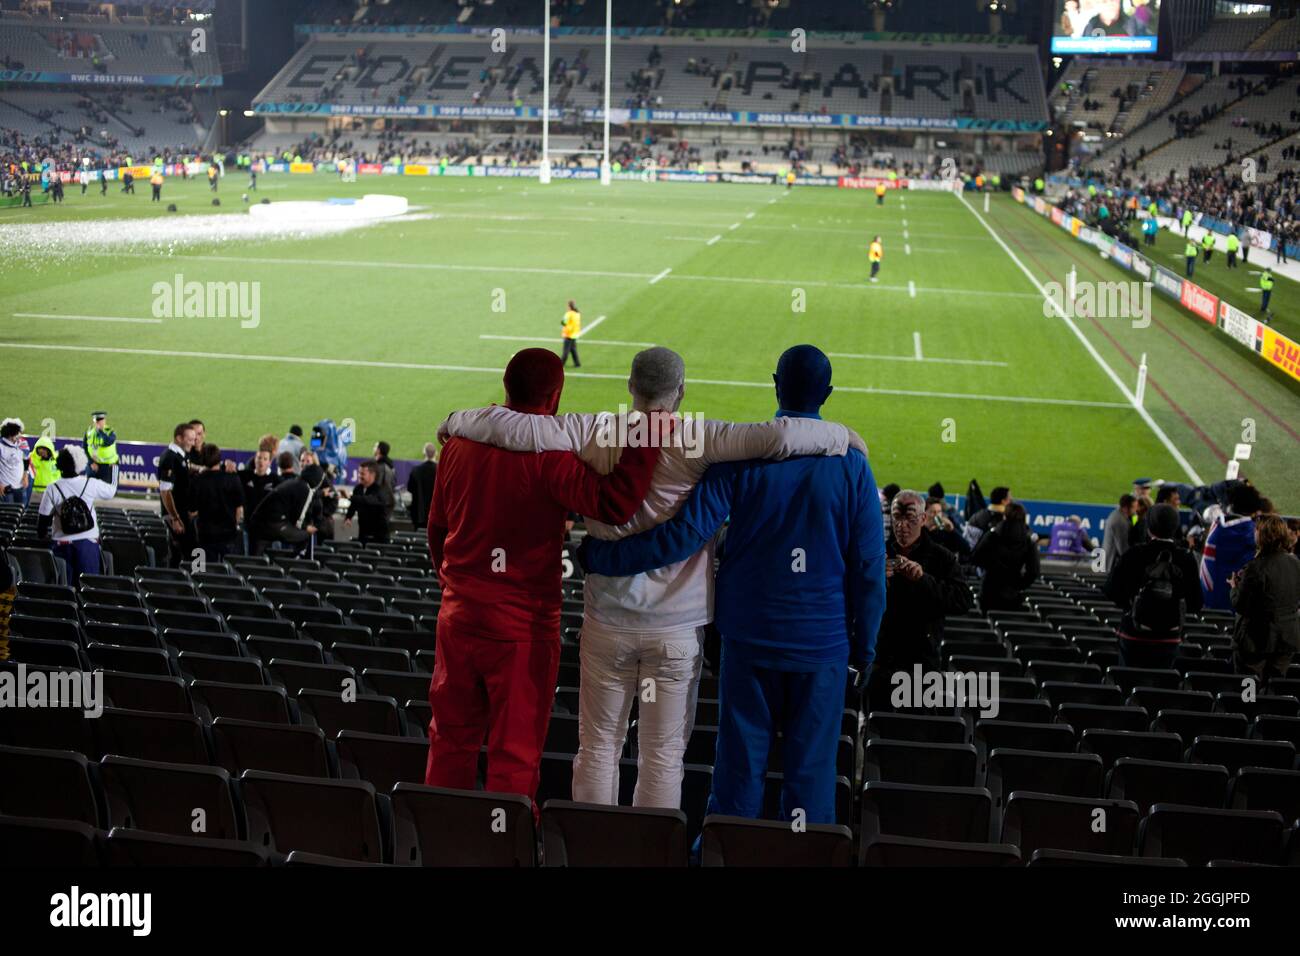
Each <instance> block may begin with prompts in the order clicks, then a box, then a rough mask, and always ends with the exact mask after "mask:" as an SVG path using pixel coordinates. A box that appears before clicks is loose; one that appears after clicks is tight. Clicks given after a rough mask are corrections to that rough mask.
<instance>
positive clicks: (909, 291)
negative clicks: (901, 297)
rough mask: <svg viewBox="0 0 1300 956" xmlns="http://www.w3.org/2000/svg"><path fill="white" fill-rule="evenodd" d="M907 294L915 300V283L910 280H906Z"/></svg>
mask: <svg viewBox="0 0 1300 956" xmlns="http://www.w3.org/2000/svg"><path fill="white" fill-rule="evenodd" d="M907 294H908V295H910V296H911V297H912V298H913V299H915V298H916V283H915V282H913V281H912V280H911V279H908V280H907Z"/></svg>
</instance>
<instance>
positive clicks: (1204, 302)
mask: <svg viewBox="0 0 1300 956" xmlns="http://www.w3.org/2000/svg"><path fill="white" fill-rule="evenodd" d="M1178 301H1179V302H1181V303H1182V304H1183V308H1184V309H1187V310H1188V311H1190V312H1194V313H1196V314H1197V315H1199V316H1200V317H1201V318H1203V319H1204V320H1205V321H1206V322H1209V323H1210V324H1211V325H1213V324H1214V322H1215V317H1216V315H1217V314H1218V311H1219V300H1218V297H1216V296H1213V295H1210V293H1208V292H1206V291H1205V290H1204V289H1202V288H1201V287H1200V286H1199V285H1197V284H1196V283H1195V282H1192V281H1191V280H1190V279H1184V280H1183V289H1182V294H1181V295H1179V297H1178Z"/></svg>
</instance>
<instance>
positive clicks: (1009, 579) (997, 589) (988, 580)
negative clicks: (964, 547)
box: [970, 522, 1038, 611]
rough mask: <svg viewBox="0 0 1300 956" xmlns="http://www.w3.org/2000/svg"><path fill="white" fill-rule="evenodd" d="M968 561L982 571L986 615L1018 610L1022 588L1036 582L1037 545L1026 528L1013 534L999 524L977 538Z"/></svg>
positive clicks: (1022, 593)
mask: <svg viewBox="0 0 1300 956" xmlns="http://www.w3.org/2000/svg"><path fill="white" fill-rule="evenodd" d="M970 560H971V564H974V565H975V566H976V567H979V568H983V569H984V578H983V580H981V581H980V607H981V608H983V609H984V610H986V611H987V610H1014V609H1018V608H1020V607H1021V600H1022V599H1023V596H1024V591H1025V588H1027V587H1029V585H1031V584H1033V583H1034V582H1035V581H1037V580H1038V544H1037V543H1036V542H1035V541H1034V539H1033V537H1032V536H1031V535H1030V534H1029V530H1028V529H1027V528H1021V529H1020V530H1019V531H1018V532H1016V531H1012V530H1011V529H1010V528H1009V526H1008V525H1007V524H1006V522H1000V523H999V524H998V525H997V527H995V528H993V530H991V531H990V532H989V533H988V534H986V535H984V537H982V538H980V540H979V543H978V544H977V545H975V550H974V551H973V552H971V556H970Z"/></svg>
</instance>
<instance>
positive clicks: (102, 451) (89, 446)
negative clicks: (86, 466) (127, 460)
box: [86, 425, 117, 465]
mask: <svg viewBox="0 0 1300 956" xmlns="http://www.w3.org/2000/svg"><path fill="white" fill-rule="evenodd" d="M86 457H88V458H89V459H90V460H91V462H93V463H94V464H97V465H116V464H117V433H116V432H114V431H113V430H112V429H111V428H110V429H109V430H108V432H107V433H104V432H101V431H100V430H99V429H97V428H95V427H94V426H93V425H92V426H91V427H90V428H87V429H86Z"/></svg>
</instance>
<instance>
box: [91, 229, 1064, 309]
mask: <svg viewBox="0 0 1300 956" xmlns="http://www.w3.org/2000/svg"><path fill="white" fill-rule="evenodd" d="M732 241H733V242H735V241H738V240H732ZM83 254H84V255H88V256H91V255H93V256H107V257H110V258H114V259H148V260H149V261H150V262H153V263H158V262H159V261H164V262H169V261H172V260H187V261H193V262H251V263H256V264H258V265H283V266H309V267H311V268H316V269H318V268H320V267H322V266H323V267H326V268H332V267H339V268H353V269H425V270H432V271H435V272H492V273H498V274H509V273H519V274H522V275H555V276H581V277H585V278H596V279H636V280H638V281H646V280H648V281H649V282H650V283H651V285H654V284H655V283H657V282H659V281H661V280H663V279H665V278H668V279H672V280H681V281H689V282H739V283H742V284H746V285H779V286H785V287H786V288H819V289H859V290H865V289H868V288H869V289H871V290H873V291H877V292H879V291H881V290H884V291H888V292H907V293H908V294H909V295H910V294H912V290H911V289H910V288H909V287H908V286H899V285H873V286H868V285H867V284H866V283H865V282H862V283H858V282H821V281H818V280H815V279H764V278H760V277H757V276H711V275H690V274H687V273H681V272H673V270H672V269H671V268H670V269H665V270H664V271H663V272H660V273H658V274H657V275H652V274H651V273H649V272H611V271H605V270H598V269H548V268H544V267H541V266H475V265H452V264H449V263H441V262H368V261H366V260H362V259H288V258H270V257H266V256H261V257H255V256H212V255H188V254H184V253H176V254H174V255H171V256H167V257H166V258H165V259H163V260H159V258H158V256H155V255H150V254H149V253H145V252H112V251H102V252H95V251H90V250H87V251H86V252H85V253H83ZM916 291H917V292H933V293H935V294H936V295H943V296H953V295H980V296H996V297H998V298H1012V299H1036V300H1037V299H1041V298H1042V296H1040V295H1038V294H1036V293H1033V292H1008V291H1005V290H1003V289H953V288H923V287H921V286H917V287H916Z"/></svg>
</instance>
